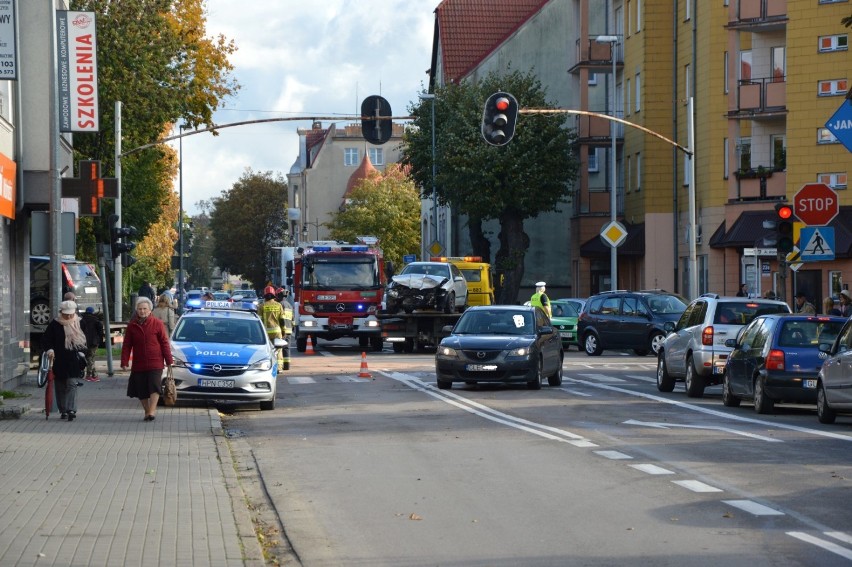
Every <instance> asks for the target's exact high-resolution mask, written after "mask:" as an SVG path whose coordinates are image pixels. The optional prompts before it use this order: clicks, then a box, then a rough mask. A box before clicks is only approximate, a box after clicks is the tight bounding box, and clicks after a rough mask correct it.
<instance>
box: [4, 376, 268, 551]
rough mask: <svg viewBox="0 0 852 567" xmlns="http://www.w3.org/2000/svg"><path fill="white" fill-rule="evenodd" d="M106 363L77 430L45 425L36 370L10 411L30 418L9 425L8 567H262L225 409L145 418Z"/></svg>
mask: <svg viewBox="0 0 852 567" xmlns="http://www.w3.org/2000/svg"><path fill="white" fill-rule="evenodd" d="M99 366H100V367H102V368H100V370H101V371H102V373H101V381H100V382H85V383H84V386H82V387H81V388H80V389H79V390H78V394H77V406H78V412H77V419H76V420H75V421H73V422H70V423H69V422H67V421H64V420H61V419H59V413H58V412H56V413H51V415H50V417H49V419H45V413H44V411H43V409H42V408H43V405H44V404H43V399H44V389H39V388H36V387H35V371H34V370H33V371H30V372H29V374H28V382H27V385H25V386H24V387H22V388H19V390H18V391H20V392H23V393H29V394H30V397H29V398H17V399H15V400H5V402H4V404H5V406H6V407H7V409H8V408H9V406H10V404H11V405H12V406H15V405H17V407H19V408H20V409H24V408H25V407H26V406H29V410H28V411H24V412H22V414H21V416H20V418H18V419H5V420H0V517H2V518H3V522H2V527H0V565H4V566H5V565H57V566H60V565H61V566H70V565H80V566H89V565H104V566H112V565H139V566H146V567H147V566H149V565H192V566H196V565H222V566H230V565H250V566H259V565H264V561H263V556H262V551H261V548H260V544H259V543H258V540H257V537H256V535H255V533H254V527H253V524H252V521H251V516H250V514H249V511H248V509H247V508H246V505H245V498H244V497H243V495H242V490H241V489H240V486H239V483H238V481H237V477H236V474H235V471H234V467H233V461H232V459H231V455H230V451H229V448H228V441H227V439H226V438H225V436H224V434H223V432H222V425H221V421H220V420H219V414H218V412H217V411H216V410H215V409H208V408H206V407H200V406H182V405H180V404H179V405H178V406H177V407H173V408H168V407H160V408H159V409H158V412H157V419H156V421H153V422H145V421H142V417H143V415H144V414H143V411H142V407H141V405H140V404H139V401H138V400H135V399H131V398H128V397H127V396H126V388H127V373H126V372H121V371H117V372H116V374H115V376H113V377H107V376H106V372H105V370H106V367H105V364H103V363H100V364H99ZM116 370H117V368H116Z"/></svg>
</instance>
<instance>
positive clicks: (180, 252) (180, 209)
mask: <svg viewBox="0 0 852 567" xmlns="http://www.w3.org/2000/svg"><path fill="white" fill-rule="evenodd" d="M188 129H189V126H187V125H186V124H181V125H179V126H178V130H179V131H180V136H179V137H178V288H177V299H178V309H181V310H182V309H183V303H182V301H183V291H184V290H183V280H184V277H183V131H184V130H188Z"/></svg>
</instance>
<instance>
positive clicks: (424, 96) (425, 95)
mask: <svg viewBox="0 0 852 567" xmlns="http://www.w3.org/2000/svg"><path fill="white" fill-rule="evenodd" d="M419 98H420V100H429V101H431V102H432V218H433V219H434V221H435V227H434V230H435V240H437V241H438V242H440V241H441V239H440V238H438V192H437V191H435V171H436V163H435V94H434V93H421V94H420V95H419Z"/></svg>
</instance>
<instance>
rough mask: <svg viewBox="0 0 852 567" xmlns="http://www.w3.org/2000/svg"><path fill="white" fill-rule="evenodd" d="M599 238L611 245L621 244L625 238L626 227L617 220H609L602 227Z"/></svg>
mask: <svg viewBox="0 0 852 567" xmlns="http://www.w3.org/2000/svg"><path fill="white" fill-rule="evenodd" d="M601 238H603V240H604V242H606V243H607V244H609V245H610V246H613V247H618V246H621V244H622V243H623V242H624V239H625V238H627V229H626V228H624V225H623V224H621V223H620V222H618V221H611V222H610V223H609V224H607V225H606V226H604V227H603V230H602V231H601Z"/></svg>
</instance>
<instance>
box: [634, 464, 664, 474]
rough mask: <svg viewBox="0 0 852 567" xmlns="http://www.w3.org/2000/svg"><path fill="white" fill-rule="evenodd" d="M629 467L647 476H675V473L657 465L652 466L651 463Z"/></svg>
mask: <svg viewBox="0 0 852 567" xmlns="http://www.w3.org/2000/svg"><path fill="white" fill-rule="evenodd" d="M628 466H630V467H633V468H634V469H636V470H637V471H642V472H643V473H647V474H674V471H670V470H669V469H664V468H663V467H658V466H657V465H652V464H650V463H645V464H641V465H628Z"/></svg>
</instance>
